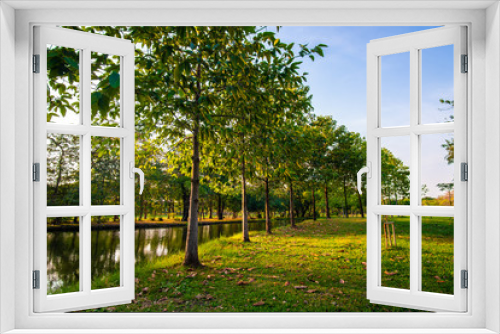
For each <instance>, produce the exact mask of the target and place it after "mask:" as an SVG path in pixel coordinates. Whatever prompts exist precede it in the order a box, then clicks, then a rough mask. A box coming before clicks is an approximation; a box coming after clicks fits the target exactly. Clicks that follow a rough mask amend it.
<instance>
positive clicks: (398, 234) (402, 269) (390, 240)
mask: <svg viewBox="0 0 500 334" xmlns="http://www.w3.org/2000/svg"><path fill="white" fill-rule="evenodd" d="M381 231H382V233H381V235H382V238H381V242H382V243H381V250H382V280H381V281H382V286H384V287H388V288H399V289H409V288H410V217H407V216H381Z"/></svg>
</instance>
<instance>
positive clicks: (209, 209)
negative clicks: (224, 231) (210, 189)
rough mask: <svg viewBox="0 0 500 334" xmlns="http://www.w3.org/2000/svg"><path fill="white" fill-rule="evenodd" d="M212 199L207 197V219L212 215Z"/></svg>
mask: <svg viewBox="0 0 500 334" xmlns="http://www.w3.org/2000/svg"><path fill="white" fill-rule="evenodd" d="M212 211H213V210H212V200H211V199H209V200H208V219H212V218H213V217H212V215H213V212H212Z"/></svg>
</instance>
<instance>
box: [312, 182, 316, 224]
mask: <svg viewBox="0 0 500 334" xmlns="http://www.w3.org/2000/svg"><path fill="white" fill-rule="evenodd" d="M314 190H315V189H314V187H313V189H312V195H313V220H314V221H316V194H315V191H314Z"/></svg>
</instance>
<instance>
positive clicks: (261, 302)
mask: <svg viewBox="0 0 500 334" xmlns="http://www.w3.org/2000/svg"><path fill="white" fill-rule="evenodd" d="M265 303H266V302H264V301H262V300H261V301H260V302H257V303H255V304H253V306H262V305H264V304H265Z"/></svg>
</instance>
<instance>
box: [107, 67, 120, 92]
mask: <svg viewBox="0 0 500 334" xmlns="http://www.w3.org/2000/svg"><path fill="white" fill-rule="evenodd" d="M109 84H110V85H111V87H113V88H118V87H120V74H119V73H118V72H116V71H113V72H111V74H110V76H109Z"/></svg>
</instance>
